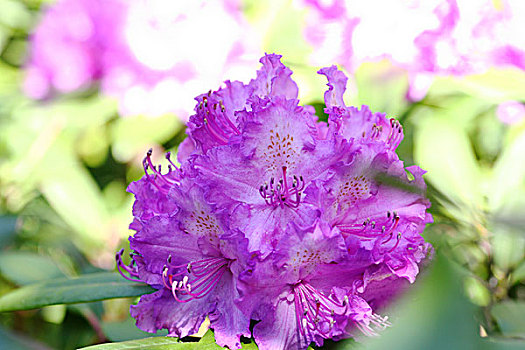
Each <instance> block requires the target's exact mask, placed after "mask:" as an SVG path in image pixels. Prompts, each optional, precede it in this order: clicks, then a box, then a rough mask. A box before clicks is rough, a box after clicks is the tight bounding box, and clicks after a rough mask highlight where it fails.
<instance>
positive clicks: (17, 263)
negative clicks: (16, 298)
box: [0, 251, 64, 286]
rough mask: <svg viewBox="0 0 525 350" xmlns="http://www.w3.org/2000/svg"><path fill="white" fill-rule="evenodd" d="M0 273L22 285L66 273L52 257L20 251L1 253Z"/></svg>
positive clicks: (61, 275)
mask: <svg viewBox="0 0 525 350" xmlns="http://www.w3.org/2000/svg"><path fill="white" fill-rule="evenodd" d="M28 267H29V268H28ZM0 273H2V275H3V276H4V277H5V278H7V279H8V280H10V281H11V282H13V283H16V284H18V285H22V286H23V285H26V284H31V283H36V282H40V281H43V280H47V279H51V278H55V277H64V273H63V272H62V271H61V270H60V269H59V268H58V266H57V264H55V262H54V261H53V260H51V258H49V257H47V256H42V255H38V254H35V253H31V252H20V251H13V252H5V253H2V254H0Z"/></svg>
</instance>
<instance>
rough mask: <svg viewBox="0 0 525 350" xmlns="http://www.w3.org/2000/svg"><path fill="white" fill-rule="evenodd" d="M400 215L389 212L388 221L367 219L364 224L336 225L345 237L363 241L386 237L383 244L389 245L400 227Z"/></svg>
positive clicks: (387, 214)
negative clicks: (354, 237) (353, 237)
mask: <svg viewBox="0 0 525 350" xmlns="http://www.w3.org/2000/svg"><path fill="white" fill-rule="evenodd" d="M399 219H400V218H399V215H397V213H396V212H393V213H391V212H389V211H388V212H387V213H386V220H385V219H384V218H380V217H376V218H375V219H374V220H372V219H371V218H367V219H366V220H365V221H363V223H362V224H336V226H337V227H338V228H339V229H340V230H341V232H342V233H343V235H346V236H348V235H353V236H356V237H359V238H362V239H368V240H372V239H377V238H381V237H386V238H385V239H384V240H383V241H381V244H385V243H388V242H389V241H390V240H391V239H392V237H393V235H394V230H395V229H396V228H397V226H398V225H399Z"/></svg>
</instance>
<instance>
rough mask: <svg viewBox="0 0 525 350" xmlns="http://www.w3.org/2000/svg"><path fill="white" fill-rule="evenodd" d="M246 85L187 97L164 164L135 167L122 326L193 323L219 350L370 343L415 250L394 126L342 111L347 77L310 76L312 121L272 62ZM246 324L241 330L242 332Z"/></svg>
mask: <svg viewBox="0 0 525 350" xmlns="http://www.w3.org/2000/svg"><path fill="white" fill-rule="evenodd" d="M261 63H262V68H261V69H260V70H259V71H258V72H257V77H256V78H255V79H253V80H251V81H250V82H249V83H248V84H244V83H241V82H238V81H233V82H232V81H226V82H225V84H224V86H223V87H221V88H220V89H218V90H217V91H209V92H208V93H205V94H202V95H200V96H198V97H197V98H196V100H197V105H196V107H195V114H194V115H193V116H191V118H190V120H189V123H188V129H187V133H188V138H187V139H186V140H185V141H184V142H183V143H182V144H181V145H180V147H179V152H178V160H179V162H180V166H176V164H175V163H174V162H173V161H172V160H171V155H170V154H169V153H168V154H167V155H166V158H167V160H166V162H167V163H168V164H167V167H165V168H161V165H154V164H153V162H152V160H151V152H149V153H148V154H147V156H146V158H145V159H144V169H145V172H146V174H145V176H144V177H143V178H142V179H140V180H139V181H136V182H134V183H132V184H131V185H130V186H129V188H128V190H129V191H130V192H132V193H133V194H134V195H135V204H134V207H133V215H134V220H133V222H132V224H131V226H130V227H131V229H133V230H135V231H136V233H135V235H134V236H132V237H130V239H129V240H130V247H131V249H132V250H133V253H132V254H131V257H132V261H131V263H130V264H129V265H125V264H124V263H123V261H122V251H121V252H119V253H118V254H117V264H118V267H119V269H120V271H121V272H122V273H123V275H124V276H125V277H126V278H129V279H132V280H140V281H143V282H145V283H148V284H149V285H151V286H153V287H154V288H155V289H157V291H156V292H154V293H153V294H149V295H145V296H142V297H141V299H140V301H139V302H138V304H137V305H136V306H132V307H131V314H132V316H133V317H134V318H135V319H136V321H137V326H138V327H139V328H141V329H143V330H145V331H148V332H155V331H157V330H159V329H162V328H165V329H167V330H168V331H169V335H171V336H177V337H184V336H187V335H189V334H193V333H195V332H197V330H198V328H199V326H200V325H201V323H202V322H203V321H204V319H205V318H206V317H208V318H209V320H210V327H211V328H212V329H213V330H214V332H215V338H216V341H217V343H218V344H219V345H221V346H227V347H229V348H231V349H238V348H240V347H241V343H240V337H241V336H245V337H253V338H254V339H255V342H256V343H257V345H258V346H259V348H260V349H272V350H275V349H306V348H307V347H308V345H309V344H311V343H312V342H313V343H315V344H317V345H322V344H323V341H324V339H334V340H338V339H341V338H347V337H353V336H356V335H359V334H363V333H364V334H366V335H376V334H378V332H379V331H380V330H381V329H383V328H384V327H386V326H388V325H389V322H388V320H387V316H385V315H381V309H382V308H383V307H384V306H385V305H387V304H388V303H389V302H390V301H391V300H392V299H393V297H395V296H396V295H397V294H398V293H399V292H401V291H402V290H403V289H405V288H406V287H407V286H408V285H409V284H410V283H412V282H414V280H415V279H416V276H417V275H418V272H419V266H420V264H421V263H422V262H423V261H424V260H425V259H426V258H427V256H428V254H429V253H430V251H431V249H432V248H431V246H430V245H429V244H428V243H426V242H425V241H424V240H423V238H422V237H421V232H422V231H423V229H424V227H425V224H426V223H429V222H431V221H432V217H431V215H430V214H429V213H427V208H428V207H429V206H430V203H429V201H428V200H427V199H425V197H424V191H425V183H424V181H423V178H422V175H423V173H424V171H422V170H421V169H420V168H419V167H417V166H410V167H406V168H405V167H404V164H403V162H402V161H401V160H399V158H398V156H397V155H396V152H395V151H396V147H397V146H398V145H399V143H400V142H401V141H402V139H403V129H402V127H401V125H400V124H399V122H397V121H396V120H395V119H393V118H390V119H389V118H387V117H386V116H385V115H384V114H382V113H374V112H372V111H371V110H370V109H369V108H368V107H367V106H362V107H361V108H355V107H349V106H346V105H345V103H344V101H343V93H344V92H345V86H346V83H347V78H346V76H345V75H344V74H343V72H341V71H339V70H338V69H337V68H336V67H335V66H332V67H328V68H324V69H321V70H320V71H319V73H320V74H322V75H324V76H326V78H327V79H328V89H327V91H326V93H325V96H324V98H325V103H326V110H325V111H326V113H327V114H328V122H322V121H318V118H317V116H316V115H315V114H314V109H313V108H312V107H310V106H302V105H300V103H299V100H298V99H297V93H298V87H297V85H296V84H295V82H294V81H293V80H292V78H291V74H292V72H291V70H290V69H288V68H287V67H285V66H284V65H283V64H282V63H281V62H280V56H278V55H274V54H272V55H266V56H264V57H263V58H262V59H261ZM251 322H252V323H253V322H255V325H254V326H253V330H251V328H250V323H251Z"/></svg>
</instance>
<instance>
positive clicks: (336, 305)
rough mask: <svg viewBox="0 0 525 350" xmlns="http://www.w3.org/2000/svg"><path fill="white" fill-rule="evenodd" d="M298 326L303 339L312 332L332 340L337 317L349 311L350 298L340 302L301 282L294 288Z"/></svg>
mask: <svg viewBox="0 0 525 350" xmlns="http://www.w3.org/2000/svg"><path fill="white" fill-rule="evenodd" d="M293 294H294V304H295V312H296V320H297V325H298V327H299V331H300V333H301V335H302V336H303V337H306V338H308V337H309V335H310V333H311V332H315V333H316V334H318V335H321V336H322V337H323V338H330V337H331V333H332V331H333V329H334V326H335V325H336V324H337V321H336V317H338V316H342V315H346V314H347V313H348V311H349V305H348V297H347V296H345V298H344V299H343V301H341V302H340V301H338V300H336V299H335V298H333V297H328V296H326V295H324V294H323V293H321V292H319V291H317V290H316V289H315V288H313V287H312V286H311V285H309V284H307V283H304V282H301V283H298V284H297V285H295V286H294V287H293Z"/></svg>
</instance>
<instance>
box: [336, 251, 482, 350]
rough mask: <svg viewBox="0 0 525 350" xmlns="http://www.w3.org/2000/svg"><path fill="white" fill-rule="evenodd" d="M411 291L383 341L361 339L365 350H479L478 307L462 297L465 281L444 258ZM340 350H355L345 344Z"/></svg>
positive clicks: (395, 312)
mask: <svg viewBox="0 0 525 350" xmlns="http://www.w3.org/2000/svg"><path fill="white" fill-rule="evenodd" d="M410 289H411V290H410V291H409V292H408V293H407V294H405V295H404V296H403V299H402V300H400V301H398V302H396V303H395V304H394V305H393V307H394V310H393V311H392V310H390V311H388V310H383V313H384V315H390V316H392V317H391V322H392V326H391V327H389V328H387V329H386V330H384V331H381V332H380V333H381V336H380V337H370V338H365V339H361V340H362V342H363V345H364V348H365V349H367V350H375V349H390V350H396V349H403V350H416V349H418V350H419V349H425V350H441V349H478V348H479V344H480V342H481V338H480V337H479V325H478V324H476V322H475V321H474V312H475V307H474V305H472V304H471V303H469V302H468V300H467V299H466V298H465V297H464V296H463V295H462V293H461V277H460V274H459V272H458V271H457V269H455V268H454V267H453V265H452V264H451V263H450V262H449V259H448V258H447V257H445V256H443V255H440V254H437V255H436V257H435V259H434V262H433V265H432V267H431V268H430V269H429V270H427V271H425V272H424V273H423V275H422V276H420V277H419V280H418V281H416V283H415V285H414V286H411V288H410ZM337 348H338V349H355V344H354V343H350V344H349V345H348V346H347V341H343V342H342V344H341V347H337Z"/></svg>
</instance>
